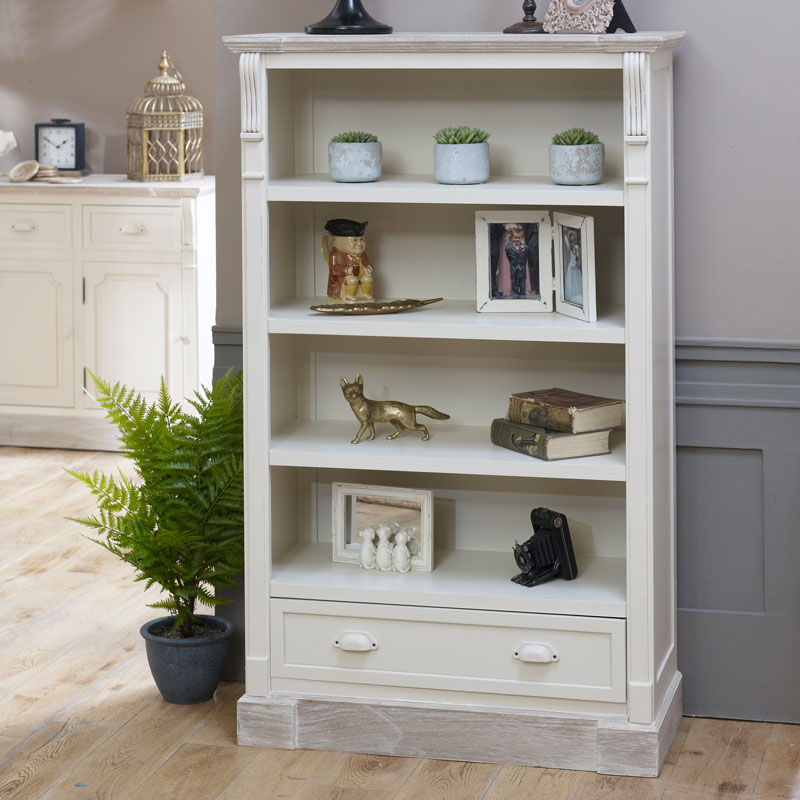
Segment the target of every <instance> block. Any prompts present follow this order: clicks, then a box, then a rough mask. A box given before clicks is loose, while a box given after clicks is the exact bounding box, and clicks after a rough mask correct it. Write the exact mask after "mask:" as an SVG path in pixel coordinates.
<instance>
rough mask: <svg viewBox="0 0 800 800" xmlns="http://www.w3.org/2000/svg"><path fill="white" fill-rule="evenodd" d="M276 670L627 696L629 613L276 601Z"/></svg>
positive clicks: (334, 678) (539, 693) (378, 681)
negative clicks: (601, 614) (568, 613)
mask: <svg viewBox="0 0 800 800" xmlns="http://www.w3.org/2000/svg"><path fill="white" fill-rule="evenodd" d="M271 637H272V654H273V664H272V674H273V675H274V676H275V677H281V678H295V679H306V680H310V681H311V680H317V681H327V682H342V683H369V684H373V685H383V686H405V687H416V688H426V689H439V690H460V691H474V692H488V693H492V694H506V695H522V696H533V697H555V698H571V699H576V700H597V701H603V702H622V701H624V700H625V620H621V619H608V618H604V617H567V616H558V615H551V614H524V613H508V612H499V611H470V610H461V609H442V608H422V607H417V606H413V607H408V606H383V605H376V604H362V603H334V602H326V601H308V600H281V599H273V600H272V601H271Z"/></svg>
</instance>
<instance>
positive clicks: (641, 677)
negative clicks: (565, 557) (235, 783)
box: [226, 33, 683, 775]
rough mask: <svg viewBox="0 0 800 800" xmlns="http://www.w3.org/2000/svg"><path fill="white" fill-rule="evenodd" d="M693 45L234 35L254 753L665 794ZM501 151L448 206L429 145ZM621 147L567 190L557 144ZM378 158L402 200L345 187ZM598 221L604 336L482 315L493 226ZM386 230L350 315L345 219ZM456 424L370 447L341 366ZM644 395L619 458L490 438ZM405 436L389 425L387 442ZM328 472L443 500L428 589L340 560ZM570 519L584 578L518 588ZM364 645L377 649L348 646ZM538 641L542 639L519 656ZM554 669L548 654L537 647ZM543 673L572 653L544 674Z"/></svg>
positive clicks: (388, 191)
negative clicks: (679, 147)
mask: <svg viewBox="0 0 800 800" xmlns="http://www.w3.org/2000/svg"><path fill="white" fill-rule="evenodd" d="M682 38H683V34H680V33H652V34H647V33H642V34H634V35H613V36H602V37H597V36H572V35H565V36H530V37H528V36H503V35H493V34H452V35H446V34H395V35H392V36H378V37H375V36H354V37H335V36H333V37H324V36H319V37H316V36H305V35H302V34H299V35H298V34H262V35H252V36H247V35H244V36H237V37H228V38H227V39H226V43H227V45H228V47H229V48H230V49H231V50H233V51H234V52H236V53H239V54H240V56H239V57H240V75H241V92H242V133H241V138H242V183H243V204H244V210H243V224H244V253H243V255H244V312H245V325H244V337H245V338H244V347H245V352H244V359H245V380H246V408H247V414H246V420H245V425H246V436H245V442H246V445H245V447H246V461H247V471H246V474H247V490H246V492H247V493H246V512H247V517H246V519H247V522H246V536H247V567H246V604H247V628H246V643H247V657H246V678H247V687H246V694H245V695H244V696H243V697H242V699H241V700H240V701H239V741H240V743H242V744H249V745H261V746H265V747H282V748H301V749H303V748H308V749H323V750H338V751H355V752H364V753H379V754H389V755H398V756H425V757H429V758H444V759H455V760H472V761H489V762H500V763H517V764H530V765H539V766H547V767H563V768H572V769H589V770H598V771H600V772H607V773H621V774H631V775H655V774H657V773H658V771H659V769H660V767H661V764H662V763H663V760H664V757H665V756H666V753H667V750H668V749H669V745H670V743H671V741H672V739H673V737H674V735H675V732H676V731H677V726H678V723H679V720H680V714H681V689H680V687H681V677H680V674H679V672H678V670H677V656H676V630H675V617H676V614H675V514H674V501H675V495H674V492H675V489H674V422H673V420H674V390H673V383H674V380H673V307H672V302H673V301H672V297H673V293H672V273H673V248H672V235H673V231H672V217H673V211H672V51H673V48H674V47H675V46H677V45H678V44H679V42H680V41H681V39H682ZM465 123H466V124H470V125H476V126H478V127H481V128H483V129H485V130H488V131H490V132H491V134H492V138H491V140H490V141H491V148H492V177H491V179H490V180H489V181H488V182H487V183H485V184H482V185H477V186H443V185H440V184H437V183H436V182H435V181H434V180H433V177H432V175H431V172H432V161H433V152H432V151H433V138H432V135H433V132H434V131H436V130H437V129H438V128H440V127H442V126H445V125H456V124H465ZM573 125H580V126H583V127H586V128H589V129H591V130H595V131H596V132H597V133H598V134H599V135H600V137H601V139H602V140H603V141H604V142H605V145H606V150H607V165H608V166H607V176H606V179H605V180H604V181H603V182H602V183H601V184H599V185H597V186H588V187H569V186H555V185H554V184H553V183H552V182H551V181H550V180H549V178H548V177H547V170H548V164H547V154H548V144H549V141H550V137H551V136H552V134H553V133H554V132H556V131H559V130H563V129H565V128H568V127H571V126H573ZM355 129H361V130H369V131H372V132H374V133H376V134H377V135H378V136H379V137H380V139H381V140H382V142H383V166H384V175H383V178H382V180H380V181H377V182H375V183H370V184H346V183H334V182H332V181H331V180H330V178H329V176H328V174H327V158H326V155H327V143H328V142H329V140H330V137H331V136H332V135H333V134H336V133H338V132H340V131H344V130H355ZM492 207H494V208H507V209H508V208H511V209H519V208H522V209H530V208H539V209H547V210H554V211H564V210H570V209H582V210H583V211H584V212H585V213H588V214H591V215H592V216H593V217H594V219H595V236H596V240H597V286H598V309H599V310H598V320H597V322H595V323H591V324H587V323H583V322H580V321H577V320H573V319H569V318H566V317H563V316H560V315H554V314H533V313H512V314H481V313H478V312H477V311H476V310H475V309H476V279H475V276H476V273H475V251H476V240H475V212H476V211H478V210H481V209H486V208H492ZM334 217H346V218H350V219H355V220H359V221H362V220H367V221H369V228H368V231H367V238H368V250H369V253H370V257H371V259H372V261H373V263H374V264H375V270H376V272H375V275H376V284H375V285H376V294H377V295H378V296H384V297H420V298H423V297H443V298H444V302H443V303H441V304H439V305H436V306H431V307H430V308H426V309H421V310H419V311H415V312H412V313H408V314H398V315H390V316H384V317H380V316H375V317H363V318H358V317H345V318H331V317H328V316H327V315H314V314H313V313H311V312H310V311H309V306H310V305H311V304H312V303H313V302H315V300H316V302H320V299H318V298H320V296H322V297H323V298H324V295H325V287H326V282H327V277H328V270H327V265H326V264H325V262H324V261H323V259H322V257H321V255H320V252H319V240H320V234H321V233H322V231H323V228H324V225H325V222H326V220H328V219H331V218H334ZM356 373H363V375H364V381H365V393H366V395H367V396H368V397H378V398H380V399H388V398H390V397H391V398H393V399H397V400H403V401H405V402H409V403H414V404H416V403H426V404H430V405H432V406H434V407H435V408H438V409H441V410H443V411H445V412H448V413H449V414H450V415H451V418H450V420H449V421H447V422H436V423H433V424H431V439H430V441H421V440H420V438H419V436H418V435H414V434H407V435H405V436H403V437H401V438H399V439H397V440H396V441H387V440H386V438H385V436H386V434H387V433H388V432H389V431H387V430H383V429H381V430H380V431H379V433H378V436H377V438H376V439H375V440H374V441H363V442H362V443H361V444H358V445H355V446H354V445H352V444H350V440H351V439H352V437H353V435H354V434H355V432H356V430H357V427H358V426H357V423H356V421H355V419H354V418H353V415H352V413H351V411H350V408H349V407H348V405H347V403H346V402H345V401H344V399H343V398H342V393H341V390H340V386H339V378H340V377H341V376H346V377H348V379H349V380H353V378H354V377H355V375H356ZM550 386H563V387H565V388H570V389H574V390H577V391H581V392H589V393H593V394H599V395H604V396H610V397H624V398H625V399H626V404H627V406H626V409H627V420H626V432H625V433H626V434H627V436H626V435H624V434H623V432H621V431H620V432H616V433H615V434H614V435H613V436H612V452H611V453H610V454H609V455H604V456H597V457H591V458H580V459H572V460H568V461H560V462H552V463H548V462H545V461H539V460H537V459H534V458H529V457H526V456H524V455H521V454H518V453H513V452H510V451H508V450H505V449H502V448H498V447H495V446H494V445H492V444H491V442H490V439H489V425H490V423H491V420H492V418H494V417H498V416H502V415H503V414H504V412H505V410H506V409H507V404H508V396H509V394H511V393H512V392H515V391H520V390H525V389H533V388H547V387H550ZM386 427H388V426H386ZM335 481H344V482H348V483H350V482H352V483H361V484H370V485H386V486H398V487H404V488H421V489H429V490H432V491H433V493H434V498H435V501H434V502H435V508H434V539H435V545H436V553H435V559H434V568H433V570H432V571H431V572H411V573H408V574H407V575H399V574H397V573H381V572H376V571H365V570H360V569H359V568H358V567H357V566H352V565H348V564H339V563H332V561H331V484H332V483H333V482H335ZM536 506H547V507H549V508H553V509H556V510H558V511H561V512H563V513H565V514H566V516H567V517H568V519H569V521H570V528H571V530H572V534H573V541H574V544H575V549H576V554H577V558H578V564H579V568H580V574H579V576H578V578H577V579H576V580H575V581H572V582H567V581H562V580H557V581H553V582H551V583H547V584H544V585H542V586H539V587H535V588H532V589H528V588H525V587H521V586H519V585H517V584H515V583H512V582H511V580H510V578H511V577H512V575H514V574H515V572H516V571H517V570H516V569H515V564H514V560H513V557H512V547H513V544H514V541H515V539H516V540H519V541H523V540H524V539H526V538H527V537H528V536H530V534H531V530H530V521H529V515H530V510H531V508H534V507H536ZM348 632H350V633H352V632H356V633H357V634H358V636H356V637H346V638H347V639H348V641H350V640H358V641H368V642H370V643H373V644H372V645H371V646H370V647H369V648H361V649H359V648H358V647H355V648H344V647H343V646H339V645H340V643H341V641H343V636H344V634H345V633H348ZM528 645H530V646H528ZM531 653H532V654H534V657H527V656H523V654H529V655H530V654H531ZM537 653H539V654H541V653H552V654H553V655H554V656H557V658H548V659H543V658H538V657H535V654H537Z"/></svg>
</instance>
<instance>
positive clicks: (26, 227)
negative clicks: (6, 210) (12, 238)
mask: <svg viewBox="0 0 800 800" xmlns="http://www.w3.org/2000/svg"><path fill="white" fill-rule="evenodd" d="M11 230H12V231H14V232H15V233H33V232H34V231H35V230H36V224H35V223H33V222H28V221H27V220H24V219H22V220H20V221H19V222H14V223H13V224H12V225H11Z"/></svg>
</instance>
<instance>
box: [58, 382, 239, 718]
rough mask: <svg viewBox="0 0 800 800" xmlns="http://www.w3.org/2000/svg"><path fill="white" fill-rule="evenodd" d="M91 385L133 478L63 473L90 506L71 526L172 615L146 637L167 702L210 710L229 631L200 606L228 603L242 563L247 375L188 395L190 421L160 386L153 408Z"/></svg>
mask: <svg viewBox="0 0 800 800" xmlns="http://www.w3.org/2000/svg"><path fill="white" fill-rule="evenodd" d="M92 378H93V379H94V382H95V385H96V387H97V401H98V402H99V403H100V405H101V406H102V407H103V408H104V409H105V410H106V412H107V414H106V415H107V417H108V418H109V419H110V420H111V421H112V422H113V423H114V424H115V425H116V427H117V429H118V433H119V439H120V441H121V443H122V446H123V450H124V452H125V455H127V457H128V458H130V459H131V461H132V462H133V465H134V470H135V474H136V477H135V478H134V479H129V478H127V477H125V476H124V475H121V474H120V475H104V474H102V473H99V472H97V471H95V472H94V473H93V474H88V473H84V472H74V471H71V470H68V472H70V474H72V475H74V476H75V477H76V478H77V479H78V480H80V481H82V482H83V483H85V484H86V485H87V486H88V487H89V488H90V489H91V491H92V494H94V495H95V497H96V498H97V514H96V515H94V516H88V517H82V518H78V519H76V518H72V517H70V518H69V519H73V521H75V522H79V523H80V524H81V525H85V526H86V527H88V528H90V529H92V531H93V532H94V534H95V535H94V536H90V537H89V538H91V539H92V540H93V541H95V542H97V543H98V544H100V545H102V546H103V547H105V548H106V549H107V550H110V551H111V552H112V553H114V554H115V555H117V556H119V557H120V558H121V559H122V560H123V561H126V562H127V563H128V564H131V566H133V568H134V569H135V570H136V580H141V581H145V582H146V584H147V588H149V587H150V586H152V585H154V584H157V585H159V586H160V587H161V589H162V592H163V593H164V594H165V595H166V596H165V597H164V598H163V599H161V600H159V601H157V602H155V603H153V604H152V607H153V608H159V609H163V610H164V611H167V612H169V616H164V617H160V618H159V619H155V620H151V621H150V622H147V623H145V624H144V625H143V626H142V628H141V634H142V636H143V637H144V638H145V641H146V649H147V658H148V662H149V664H150V670H151V672H152V674H153V678H154V680H155V682H156V685H157V686H158V689H159V691H160V692H161V694H162V695H163V697H164V699H165V700H167V701H168V702H170V703H179V704H189V703H200V702H203V701H205V700H210V699H211V697H212V696H213V694H214V691H215V689H216V687H217V683H218V682H219V676H220V671H221V669H222V662H223V660H224V658H225V654H226V652H227V648H228V644H229V643H230V636H231V634H232V633H233V625H232V624H231V623H230V622H228V621H227V620H224V619H222V618H220V617H214V616H207V615H201V614H196V613H195V607H196V604H197V602H198V601H201V602H202V603H203V604H205V605H207V606H217V605H220V604H222V603H225V602H229V601H227V600H223V599H221V598H220V597H219V596H218V594H217V590H219V589H221V588H224V587H231V586H233V585H234V581H233V579H232V576H234V575H236V574H237V573H239V572H241V571H242V569H243V565H244V458H243V424H242V423H243V413H242V393H243V392H242V373H241V372H239V373H237V374H235V375H232V374H231V373H230V371H229V372H228V373H227V374H226V375H225V376H224V377H223V378H221V379H220V380H219V381H217V382H216V383H215V384H214V386H213V388H211V389H210V390H209V389H206V388H205V387H203V388H202V390H201V391H200V392H197V393H195V397H194V399H191V400H189V403H190V404H191V406H192V407H193V411H185V410H183V409H182V408H181V406H180V404H178V403H175V402H173V400H172V399H171V398H170V397H169V395H168V394H167V390H166V386H165V384H164V381H163V379H162V381H161V391H160V394H159V397H158V400H157V401H156V402H155V403H153V404H152V405H149V404H148V403H147V402H146V401H145V400H144V399H143V398H142V396H141V395H140V394H137V393H136V392H135V391H134V390H129V389H127V388H126V387H125V386H122V385H120V384H119V383H118V384H116V385H115V386H111V385H110V384H108V383H107V382H105V381H103V380H101V379H100V378H97V377H95V376H94V375H92Z"/></svg>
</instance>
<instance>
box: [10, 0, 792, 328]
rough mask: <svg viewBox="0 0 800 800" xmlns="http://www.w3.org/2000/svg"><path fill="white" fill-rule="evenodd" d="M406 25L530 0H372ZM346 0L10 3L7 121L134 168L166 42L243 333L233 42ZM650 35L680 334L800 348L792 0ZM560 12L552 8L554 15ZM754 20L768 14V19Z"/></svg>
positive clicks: (669, 12) (719, 2) (680, 7)
mask: <svg viewBox="0 0 800 800" xmlns="http://www.w3.org/2000/svg"><path fill="white" fill-rule="evenodd" d="M365 3H366V6H367V8H368V9H369V10H370V11H371V12H372V13H373V14H374V15H375V16H376V17H377V18H379V19H381V20H383V21H385V22H388V23H391V24H393V25H394V26H395V28H396V29H397V30H433V31H453V30H499V29H501V28H502V27H504V26H505V25H507V24H508V23H509V22H513V21H515V20H516V19H518V18H519V17H520V16H521V8H520V7H521V2H518V0H482V1H480V2H479V0H434V2H431V0H404V2H399V0H365ZM332 5H333V0H0V128H12V129H13V130H15V131H16V132H17V136H18V138H19V139H20V143H21V145H22V146H21V148H20V149H19V150H17V151H15V152H14V153H13V154H12V155H10V156H7V157H6V158H5V159H0V169H7V168H8V166H9V165H10V164H13V163H14V162H15V161H16V160H19V159H21V158H23V157H30V156H31V155H32V152H33V123H34V122H38V121H41V120H46V119H48V118H50V117H51V116H69V117H72V118H73V119H78V120H85V121H86V122H87V127H88V129H89V134H88V138H89V148H90V149H89V160H90V165H91V167H92V168H93V169H94V170H95V171H104V172H120V171H122V169H123V167H124V136H125V109H126V108H127V105H128V103H129V102H130V101H131V100H132V99H133V98H134V97H136V96H137V95H138V94H140V93H141V91H142V89H143V87H144V84H145V82H146V81H147V79H148V78H149V77H150V76H151V75H152V74H154V73H155V67H156V63H157V61H158V55H159V53H160V51H161V49H162V48H163V47H168V48H169V49H170V52H171V54H172V56H173V58H174V60H175V61H176V63H177V64H178V67H179V68H180V70H181V71H182V73H183V74H184V77H185V78H186V79H187V81H188V84H189V90H190V91H191V93H192V94H194V95H195V96H197V97H199V98H200V99H201V100H202V101H203V103H204V104H205V109H206V134H205V135H206V158H207V160H206V164H207V167H208V171H209V172H213V173H216V175H217V181H218V192H219V201H220V202H219V205H218V208H219V211H218V228H219V230H218V242H219V247H218V252H219V259H218V264H219V266H218V287H219V289H218V307H217V320H218V322H221V323H227V324H232V325H237V324H239V323H240V322H241V277H240V269H241V264H240V255H239V254H240V243H241V233H240V215H239V204H240V185H239V179H238V174H239V90H238V70H237V61H236V57H235V56H233V55H232V54H230V53H229V52H228V51H227V50H225V48H224V47H223V46H222V45H221V43H220V42H219V38H220V37H221V36H222V35H224V34H229V33H252V32H265V31H299V30H301V29H302V27H303V25H305V24H307V23H308V22H311V21H315V20H317V19H319V18H320V17H322V16H324V15H325V14H326V13H327V12H328V11H329V10H330V8H331V7H332ZM626 5H627V7H628V9H629V10H630V12H631V15H632V16H633V18H634V21H635V22H636V23H637V25H638V26H639V28H640V29H641V30H686V31H688V33H689V38H688V39H687V41H686V42H685V43H684V44H683V45H682V46H681V48H680V49H679V50H678V51H677V56H676V72H675V103H676V108H675V119H676V233H677V237H676V255H677V270H676V285H677V302H676V314H677V332H678V335H679V336H695V337H710V338H713V337H721V338H739V339H746V338H753V339H767V340H776V341H777V340H792V339H793V340H798V339H800V314H798V312H797V310H796V309H797V298H798V296H800V257H799V256H798V255H797V248H796V247H795V246H794V244H793V240H792V239H791V234H792V225H793V223H794V219H795V218H796V217H797V215H798V212H800V200H798V196H797V192H796V190H795V185H796V183H797V181H798V178H799V177H800V146H799V145H798V131H800V103H798V102H797V90H796V89H795V88H794V83H793V82H792V81H793V79H794V77H793V76H795V75H796V73H797V71H798V63H799V62H798V56H797V47H796V43H795V39H796V35H795V34H796V30H797V24H796V20H797V19H798V17H797V13H798V12H797V8H796V2H794V0H772V2H770V3H769V4H764V8H763V9H762V8H761V4H759V5H758V6H756V5H755V4H753V3H748V2H745V0H702V2H698V0H670V2H664V1H662V2H656V0H626ZM546 8H547V1H546V0H542V2H540V3H539V10H538V15H539V17H540V18H541V17H542V16H543V15H544V12H545V11H546ZM758 9H761V10H760V11H759V15H758V16H755V15H754V12H755V11H756V10H758Z"/></svg>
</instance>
